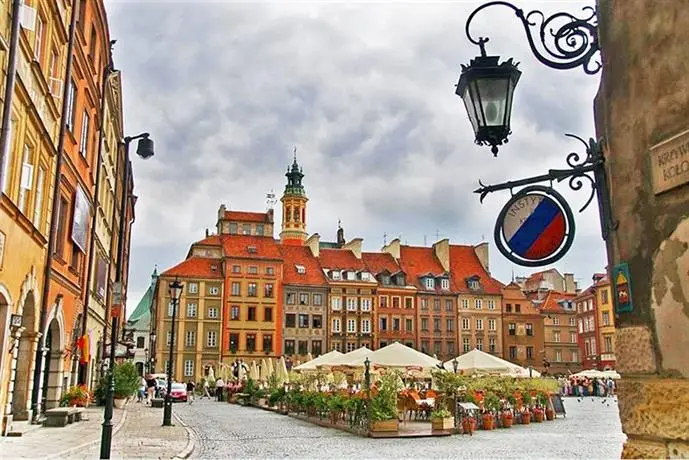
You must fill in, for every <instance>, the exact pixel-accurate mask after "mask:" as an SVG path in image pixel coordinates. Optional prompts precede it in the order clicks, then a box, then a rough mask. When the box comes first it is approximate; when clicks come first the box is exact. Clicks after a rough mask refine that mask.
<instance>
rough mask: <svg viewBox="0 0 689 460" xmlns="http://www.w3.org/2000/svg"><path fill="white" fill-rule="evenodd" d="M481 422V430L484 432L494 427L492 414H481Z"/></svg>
mask: <svg viewBox="0 0 689 460" xmlns="http://www.w3.org/2000/svg"><path fill="white" fill-rule="evenodd" d="M481 420H482V421H483V429H484V430H492V429H493V426H494V419H493V415H492V414H483V415H482V416H481Z"/></svg>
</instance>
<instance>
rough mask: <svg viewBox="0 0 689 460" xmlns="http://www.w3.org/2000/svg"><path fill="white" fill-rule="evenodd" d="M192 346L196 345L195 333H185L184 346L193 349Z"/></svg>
mask: <svg viewBox="0 0 689 460" xmlns="http://www.w3.org/2000/svg"><path fill="white" fill-rule="evenodd" d="M194 345H196V332H194V331H187V332H186V333H185V334H184V346H185V347H193V346H194Z"/></svg>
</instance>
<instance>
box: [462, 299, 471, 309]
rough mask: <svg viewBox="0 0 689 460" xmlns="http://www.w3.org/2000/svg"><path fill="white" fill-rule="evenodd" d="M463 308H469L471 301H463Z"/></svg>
mask: <svg viewBox="0 0 689 460" xmlns="http://www.w3.org/2000/svg"><path fill="white" fill-rule="evenodd" d="M462 308H469V299H462Z"/></svg>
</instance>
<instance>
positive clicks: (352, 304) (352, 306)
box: [347, 297, 356, 311]
mask: <svg viewBox="0 0 689 460" xmlns="http://www.w3.org/2000/svg"><path fill="white" fill-rule="evenodd" d="M347 311H356V297H347Z"/></svg>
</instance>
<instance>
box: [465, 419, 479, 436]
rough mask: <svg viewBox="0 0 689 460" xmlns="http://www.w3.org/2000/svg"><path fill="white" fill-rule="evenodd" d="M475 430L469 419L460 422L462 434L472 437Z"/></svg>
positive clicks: (473, 423) (474, 425)
mask: <svg viewBox="0 0 689 460" xmlns="http://www.w3.org/2000/svg"><path fill="white" fill-rule="evenodd" d="M475 429H476V422H474V420H472V419H470V418H465V419H464V420H462V433H463V434H468V435H471V436H473V435H474V430H475Z"/></svg>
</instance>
